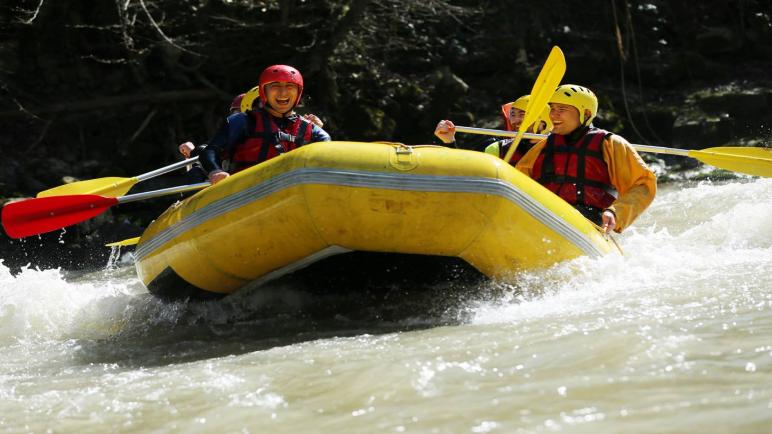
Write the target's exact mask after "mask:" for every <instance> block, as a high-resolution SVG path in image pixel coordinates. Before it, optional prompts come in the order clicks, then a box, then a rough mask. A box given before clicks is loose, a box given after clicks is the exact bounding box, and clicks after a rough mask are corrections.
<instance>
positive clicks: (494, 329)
mask: <svg viewBox="0 0 772 434" xmlns="http://www.w3.org/2000/svg"><path fill="white" fill-rule="evenodd" d="M617 240H618V241H619V243H620V244H621V246H622V247H623V249H624V250H625V252H626V255H625V256H624V257H620V256H608V257H604V258H600V259H589V258H580V259H577V260H575V261H571V262H569V263H564V264H560V265H557V266H555V267H553V268H551V269H549V270H544V271H540V272H533V273H527V274H524V275H521V276H519V278H518V281H517V282H516V283H515V284H514V285H505V284H501V283H499V284H487V285H488V286H489V287H488V288H468V289H469V291H470V292H471V293H472V294H473V295H472V296H469V295H465V294H459V289H458V288H456V289H454V290H453V291H455V292H454V293H449V295H448V297H450V298H451V300H457V301H456V302H454V303H455V305H452V306H450V307H449V306H448V303H439V302H438V306H433V305H432V303H431V302H425V301H424V302H420V303H417V304H418V306H416V304H415V303H414V304H410V303H407V305H404V304H405V302H406V300H394V306H393V307H389V306H383V305H378V306H370V307H368V308H365V309H363V308H362V303H361V302H359V304H354V306H355V307H351V304H352V303H350V300H348V301H349V303H348V304H347V300H332V299H329V298H325V297H315V296H312V295H309V294H304V293H298V292H293V291H292V290H291V288H289V289H287V290H286V291H282V292H274V293H264V294H261V293H255V294H249V295H245V296H241V297H239V296H236V297H233V298H232V299H231V300H227V299H226V301H224V302H220V303H187V304H186V303H177V304H163V303H160V302H158V301H156V300H155V299H153V298H152V297H151V296H150V295H149V294H147V292H146V291H145V290H144V288H143V287H142V285H141V284H140V283H139V281H138V280H137V277H136V275H135V274H134V269H133V267H130V266H124V267H121V268H118V269H110V270H106V271H103V272H99V273H93V274H89V275H85V276H75V275H67V274H65V273H63V272H60V271H55V270H54V271H38V270H35V269H25V270H23V271H22V272H21V273H20V274H18V275H16V276H12V275H11V273H10V272H9V270H8V268H7V267H5V266H3V265H0V432H36V433H42V432H57V433H67V432H71V433H84V432H95V433H96V432H99V433H101V432H108V431H109V432H127V433H128V432H157V433H162V432H223V433H226V432H227V433H230V432H252V433H268V432H270V433H370V432H394V433H401V432H408V433H486V432H491V433H541V432H569V433H599V432H604V433H653V432H668V433H768V432H770V430H771V429H772V428H770V427H772V180H770V179H743V180H734V181H731V182H728V183H700V184H678V185H665V186H662V188H661V190H660V192H659V194H658V196H657V198H656V200H655V201H654V204H653V205H652V206H651V208H650V209H649V210H648V211H647V213H646V214H645V215H644V216H642V217H641V218H640V219H639V220H638V221H637V222H636V223H635V225H634V226H633V227H632V228H631V229H630V230H628V231H627V232H625V233H624V234H622V235H621V236H619V237H618V238H617ZM407 289H410V288H407ZM463 290H464V288H462V289H461V290H460V292H463ZM449 291H450V290H449ZM406 292H407V291H406ZM437 294H439V295H438V296H441V295H442V292H441V291H439V292H437ZM355 296H356V294H354V295H352V297H355ZM407 297H409V295H408V296H407ZM435 299H436V298H435ZM401 303H402V304H401ZM454 303H451V304H454ZM319 306H321V307H319ZM389 309H392V310H389Z"/></svg>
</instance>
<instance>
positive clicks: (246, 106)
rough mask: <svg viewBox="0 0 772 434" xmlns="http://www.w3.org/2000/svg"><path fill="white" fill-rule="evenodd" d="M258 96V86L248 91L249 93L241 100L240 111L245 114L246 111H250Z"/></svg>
mask: <svg viewBox="0 0 772 434" xmlns="http://www.w3.org/2000/svg"><path fill="white" fill-rule="evenodd" d="M259 96H260V86H255V87H253V88H252V89H249V91H248V92H247V93H245V94H244V98H242V99H241V111H243V112H245V111H247V110H252V103H254V102H255V100H256V99H257V98H258V97H259Z"/></svg>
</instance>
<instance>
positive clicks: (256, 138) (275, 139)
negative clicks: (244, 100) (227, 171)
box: [231, 109, 313, 173]
mask: <svg viewBox="0 0 772 434" xmlns="http://www.w3.org/2000/svg"><path fill="white" fill-rule="evenodd" d="M248 116H250V118H251V119H252V120H253V121H254V125H255V126H254V129H253V131H252V132H251V133H250V134H249V135H248V136H247V138H246V140H244V141H243V142H242V143H240V144H239V145H238V146H236V149H235V150H234V151H233V156H232V157H231V167H232V168H231V173H236V172H239V171H241V170H244V169H246V168H248V167H251V166H254V165H256V164H259V163H262V162H263V161H268V160H270V159H271V158H274V157H278V156H279V155H281V154H284V153H285V152H289V151H291V150H293V149H296V148H298V147H300V146H303V145H305V144H306V143H308V141H309V140H311V130H312V129H313V128H312V126H311V124H310V122H308V121H306V120H305V119H303V118H302V117H300V116H297V117H296V118H295V120H294V121H292V123H291V124H289V125H288V126H287V127H285V128H279V126H278V125H277V124H276V121H275V120H274V118H273V116H271V115H270V114H269V113H268V112H267V111H265V110H264V109H259V110H253V111H250V112H249V113H248Z"/></svg>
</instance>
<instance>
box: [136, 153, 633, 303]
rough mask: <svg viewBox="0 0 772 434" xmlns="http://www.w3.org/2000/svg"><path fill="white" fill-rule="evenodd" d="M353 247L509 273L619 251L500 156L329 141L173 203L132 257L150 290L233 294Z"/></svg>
mask: <svg viewBox="0 0 772 434" xmlns="http://www.w3.org/2000/svg"><path fill="white" fill-rule="evenodd" d="M349 251H367V252H393V253H407V254H419V255H437V256H455V257H458V258H461V259H463V260H464V261H466V262H467V263H469V264H470V265H471V266H473V267H474V268H476V269H477V270H479V271H480V272H481V273H483V274H485V275H486V276H489V277H492V278H502V277H506V276H507V275H509V274H511V273H513V272H516V271H520V270H529V269H534V268H540V267H546V266H549V265H552V264H555V263H557V262H560V261H563V260H566V259H571V258H575V257H578V256H581V255H590V256H599V255H603V254H606V253H608V252H611V251H618V249H617V248H616V247H615V244H614V243H613V242H612V241H609V240H607V239H606V238H604V237H603V236H602V235H601V234H600V233H599V232H598V229H597V227H596V226H594V225H593V224H592V223H590V222H589V221H588V220H586V219H585V218H584V217H582V215H581V214H580V213H579V212H577V211H576V210H574V209H573V208H572V207H571V206H569V205H568V204H566V203H565V202H564V201H563V200H561V199H560V198H558V197H557V196H555V195H554V194H552V193H551V192H550V191H548V190H547V189H545V188H543V187H542V186H540V185H539V184H537V183H536V182H534V181H533V180H531V179H530V178H528V177H527V176H525V175H523V174H522V173H520V172H519V171H517V170H515V169H514V168H513V167H511V166H510V165H508V164H506V163H504V162H503V161H502V160H501V159H499V158H496V157H494V156H491V155H488V154H485V153H482V152H474V151H467V150H459V149H449V148H445V147H439V146H405V145H402V144H395V143H357V142H323V143H316V144H311V145H308V146H304V147H302V148H300V149H297V150H295V151H293V152H290V153H287V154H284V155H282V156H280V157H278V158H274V159H272V160H270V161H268V162H266V163H264V164H261V165H259V166H255V167H253V168H250V169H248V170H245V171H242V172H239V173H238V174H236V175H234V176H231V177H229V178H227V179H226V180H225V181H223V182H220V183H218V184H217V185H216V186H213V187H209V188H206V189H205V190H202V191H200V192H198V193H197V194H195V195H193V196H191V197H189V198H187V199H185V200H184V201H182V202H178V203H176V204H174V205H172V206H171V207H170V208H169V209H168V210H167V211H166V212H164V213H163V214H162V215H161V216H160V217H159V218H158V219H157V220H155V221H154V222H153V223H152V224H151V225H150V226H149V227H148V228H147V230H146V231H145V232H144V234H143V235H142V237H141V239H140V241H139V244H138V246H137V249H136V252H135V256H136V267H137V271H138V274H139V277H140V279H141V280H142V282H143V283H144V284H145V285H146V286H147V287H148V289H149V290H150V291H151V292H153V293H154V294H156V295H158V296H160V297H163V298H170V299H177V298H185V297H194V298H202V297H204V298H206V297H207V296H215V297H216V296H221V295H225V294H230V293H233V292H235V291H237V290H239V289H242V288H244V287H246V286H250V287H253V286H258V285H261V284H263V283H265V282H268V281H270V280H272V279H275V278H277V277H279V276H282V275H285V274H287V273H290V272H293V271H295V270H298V269H300V268H303V267H305V266H307V265H309V264H311V263H313V262H315V261H318V260H320V259H323V258H326V257H328V256H330V255H335V254H339V253H344V252H349Z"/></svg>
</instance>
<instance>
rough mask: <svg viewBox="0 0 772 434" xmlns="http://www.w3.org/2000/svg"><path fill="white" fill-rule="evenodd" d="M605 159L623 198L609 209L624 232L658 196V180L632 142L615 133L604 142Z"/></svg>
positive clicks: (619, 198)
mask: <svg viewBox="0 0 772 434" xmlns="http://www.w3.org/2000/svg"><path fill="white" fill-rule="evenodd" d="M603 159H604V160H605V161H606V164H608V171H609V177H610V178H611V184H612V185H613V186H614V188H616V189H617V192H619V197H617V200H615V201H614V203H612V204H611V206H609V207H608V209H610V210H611V211H613V212H614V214H616V220H617V225H616V228H614V231H616V232H622V231H623V230H624V229H625V228H627V227H628V226H630V225H631V224H633V222H634V221H635V219H637V218H638V216H639V215H641V214H642V213H643V212H644V211H645V210H646V208H648V207H649V205H650V204H651V202H652V201H653V200H654V196H655V195H656V194H657V177H656V175H654V172H652V170H651V169H649V167H648V166H646V163H644V162H643V160H642V159H641V156H640V155H638V152H636V150H635V148H633V147H632V145H630V142H628V141H627V140H625V139H624V138H623V137H620V136H617V135H616V134H612V135H611V136H609V137H607V138H606V140H604V141H603Z"/></svg>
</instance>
